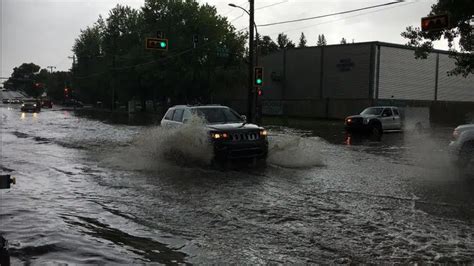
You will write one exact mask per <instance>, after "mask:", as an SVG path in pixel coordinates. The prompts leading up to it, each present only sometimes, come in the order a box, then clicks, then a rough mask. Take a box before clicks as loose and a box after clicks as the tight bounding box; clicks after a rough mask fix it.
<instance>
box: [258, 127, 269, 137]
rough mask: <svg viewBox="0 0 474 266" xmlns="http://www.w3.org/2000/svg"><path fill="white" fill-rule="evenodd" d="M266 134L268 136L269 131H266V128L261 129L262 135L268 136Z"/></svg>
mask: <svg viewBox="0 0 474 266" xmlns="http://www.w3.org/2000/svg"><path fill="white" fill-rule="evenodd" d="M266 136H268V131H266V130H265V129H262V130H260V137H266Z"/></svg>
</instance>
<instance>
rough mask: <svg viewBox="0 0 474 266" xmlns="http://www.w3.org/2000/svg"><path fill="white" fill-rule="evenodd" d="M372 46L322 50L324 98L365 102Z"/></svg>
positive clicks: (345, 46) (367, 93) (342, 46)
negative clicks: (362, 100)
mask: <svg viewBox="0 0 474 266" xmlns="http://www.w3.org/2000/svg"><path fill="white" fill-rule="evenodd" d="M371 47H372V45H371V44H347V45H336V46H327V47H324V50H323V54H324V62H323V66H324V69H323V98H331V99H368V98H369V97H371V96H370V91H371V88H370V78H371V76H370V73H371V72H370V67H371V59H372V58H371Z"/></svg>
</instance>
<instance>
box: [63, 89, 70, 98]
mask: <svg viewBox="0 0 474 266" xmlns="http://www.w3.org/2000/svg"><path fill="white" fill-rule="evenodd" d="M64 97H65V98H68V97H69V89H68V88H64Z"/></svg>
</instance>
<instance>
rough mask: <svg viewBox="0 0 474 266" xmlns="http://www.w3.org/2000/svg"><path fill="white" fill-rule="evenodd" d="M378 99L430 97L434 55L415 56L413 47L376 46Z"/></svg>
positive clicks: (434, 75)
mask: <svg viewBox="0 0 474 266" xmlns="http://www.w3.org/2000/svg"><path fill="white" fill-rule="evenodd" d="M379 53H380V69H379V81H378V98H379V99H398V100H434V95H435V82H436V55H434V54H431V55H430V56H429V57H428V58H427V59H425V60H421V59H420V60H417V59H415V57H414V52H413V50H409V49H403V48H395V47H386V46H380V50H379Z"/></svg>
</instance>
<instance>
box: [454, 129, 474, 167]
mask: <svg viewBox="0 0 474 266" xmlns="http://www.w3.org/2000/svg"><path fill="white" fill-rule="evenodd" d="M449 147H450V148H451V151H452V153H453V154H454V155H455V156H456V164H457V165H458V166H459V167H462V168H464V167H466V166H467V165H468V164H469V162H471V161H472V160H473V159H474V124H466V125H460V126H458V127H456V128H455V129H454V131H453V141H451V143H450V144H449Z"/></svg>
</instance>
